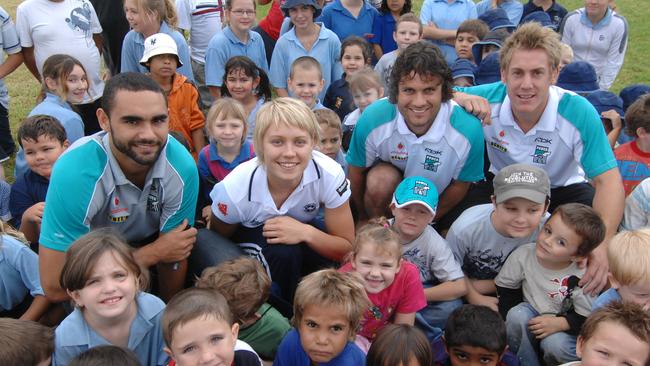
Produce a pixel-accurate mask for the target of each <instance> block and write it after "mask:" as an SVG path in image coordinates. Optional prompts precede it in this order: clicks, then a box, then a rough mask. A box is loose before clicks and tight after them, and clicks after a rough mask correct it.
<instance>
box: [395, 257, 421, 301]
mask: <svg viewBox="0 0 650 366" xmlns="http://www.w3.org/2000/svg"><path fill="white" fill-rule="evenodd" d="M407 263H408V262H403V263H402V267H401V269H400V271H404V274H403V276H404V280H403V281H402V282H401V283H400V285H401V286H403V289H404V290H403V296H402V298H401V301H400V302H399V303H398V304H397V307H396V308H395V312H396V313H402V314H408V313H414V312H416V311H418V310H420V309H422V308H424V307H425V306H427V300H426V298H425V297H424V288H423V287H422V282H421V281H420V273H419V271H418V269H417V267H415V265H412V264H411V265H407ZM408 264H410V263H408Z"/></svg>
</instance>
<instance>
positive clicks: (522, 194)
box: [492, 164, 551, 204]
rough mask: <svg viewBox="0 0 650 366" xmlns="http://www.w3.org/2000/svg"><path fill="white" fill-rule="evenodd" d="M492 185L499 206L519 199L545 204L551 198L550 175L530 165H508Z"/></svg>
mask: <svg viewBox="0 0 650 366" xmlns="http://www.w3.org/2000/svg"><path fill="white" fill-rule="evenodd" d="M492 184H493V185H494V197H495V200H496V203H497V204H499V203H503V202H505V201H507V200H509V199H511V198H517V197H519V198H525V199H527V200H529V201H533V202H536V203H542V204H544V203H546V199H547V198H548V197H550V196H551V182H550V180H549V178H548V174H546V172H545V171H544V170H543V169H540V168H537V167H535V166H532V165H528V164H512V165H508V166H507V167H505V168H503V169H501V170H500V171H499V173H498V174H497V175H496V176H495V177H494V180H493V181H492Z"/></svg>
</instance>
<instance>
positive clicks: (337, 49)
mask: <svg viewBox="0 0 650 366" xmlns="http://www.w3.org/2000/svg"><path fill="white" fill-rule="evenodd" d="M330 44H331V49H332V50H331V53H330V54H331V55H332V80H331V81H330V83H331V82H333V81H335V80H338V79H340V78H341V76H343V67H342V66H341V60H340V58H341V41H339V39H338V37H336V36H334V37H332V40H331V42H330Z"/></svg>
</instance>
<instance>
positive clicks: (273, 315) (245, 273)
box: [196, 257, 291, 361]
mask: <svg viewBox="0 0 650 366" xmlns="http://www.w3.org/2000/svg"><path fill="white" fill-rule="evenodd" d="M196 287H199V288H207V289H211V290H215V291H217V292H219V293H221V294H222V295H223V296H224V297H225V298H226V301H228V306H229V307H230V310H231V311H232V313H233V317H234V319H235V321H236V322H237V323H238V324H239V335H238V338H239V339H241V340H242V341H244V342H246V343H248V344H249V345H250V346H251V347H253V349H254V350H255V352H257V354H258V355H259V356H260V357H261V358H262V359H264V360H271V361H272V360H273V359H274V358H275V353H276V351H277V348H278V346H279V345H280V341H282V338H283V337H284V336H285V334H287V332H288V331H289V329H291V325H289V321H288V320H287V319H286V318H285V317H283V316H282V315H281V314H280V313H279V312H278V311H277V310H276V309H275V308H274V307H272V306H271V305H269V304H267V303H266V301H267V300H268V298H269V294H270V291H271V279H270V278H269V276H268V275H267V274H266V272H265V271H264V268H263V267H262V265H261V264H260V263H259V261H257V260H255V259H253V258H250V257H240V258H237V259H232V260H229V261H226V262H223V263H220V264H219V265H218V266H216V267H209V268H206V269H205V270H204V271H203V273H202V274H201V278H199V279H198V280H197V282H196Z"/></svg>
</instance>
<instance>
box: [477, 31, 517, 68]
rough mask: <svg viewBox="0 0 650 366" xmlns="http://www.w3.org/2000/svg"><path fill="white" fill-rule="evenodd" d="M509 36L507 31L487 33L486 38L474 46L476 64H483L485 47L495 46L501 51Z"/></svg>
mask: <svg viewBox="0 0 650 366" xmlns="http://www.w3.org/2000/svg"><path fill="white" fill-rule="evenodd" d="M509 35H510V33H508V31H506V30H505V29H497V30H493V31H489V32H487V34H486V35H485V37H484V38H483V39H482V40H481V41H480V42H476V43H474V44H473V45H472V57H474V63H476V65H480V64H481V61H482V60H481V55H482V53H483V52H482V51H483V46H485V45H493V46H496V47H498V48H499V49H501V46H502V45H503V41H505V40H506V38H508V36H509Z"/></svg>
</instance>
